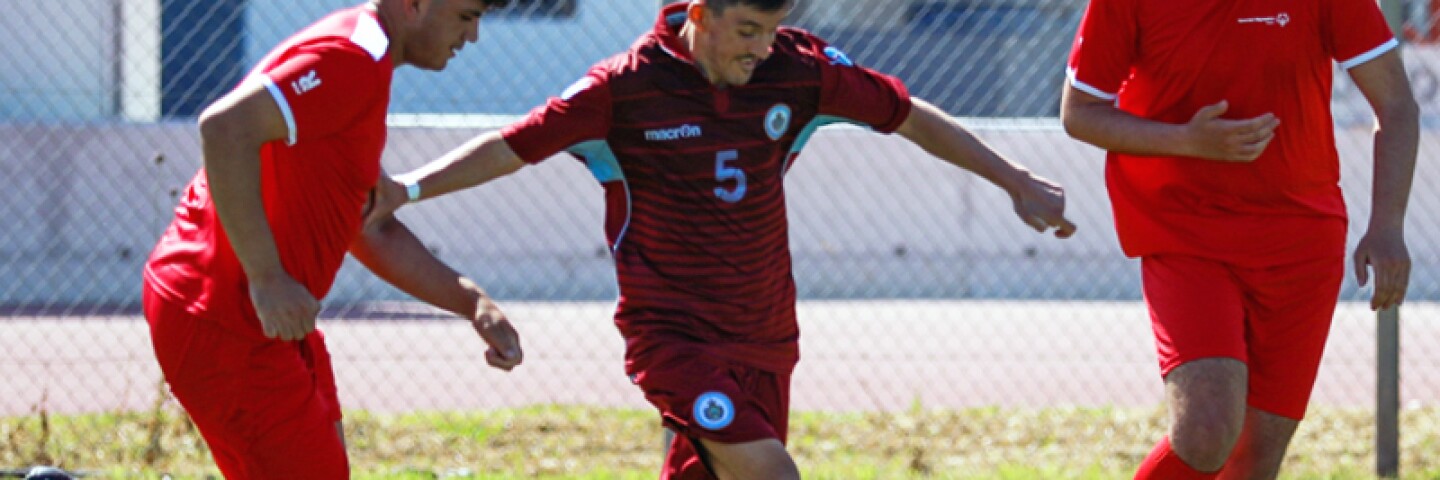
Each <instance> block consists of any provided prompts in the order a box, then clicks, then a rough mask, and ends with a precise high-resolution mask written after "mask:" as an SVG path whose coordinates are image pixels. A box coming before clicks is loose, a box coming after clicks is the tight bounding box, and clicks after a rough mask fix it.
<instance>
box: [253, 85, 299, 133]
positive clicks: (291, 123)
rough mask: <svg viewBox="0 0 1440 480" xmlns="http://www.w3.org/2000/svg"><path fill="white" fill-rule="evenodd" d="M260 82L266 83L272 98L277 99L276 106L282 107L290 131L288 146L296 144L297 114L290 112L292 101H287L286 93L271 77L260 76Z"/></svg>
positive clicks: (282, 113) (286, 125)
mask: <svg viewBox="0 0 1440 480" xmlns="http://www.w3.org/2000/svg"><path fill="white" fill-rule="evenodd" d="M258 76H259V77H260V81H262V82H265V89H266V90H269V91H270V96H271V97H274V98H275V104H276V105H279V106H280V114H281V115H284V116H285V128H286V129H287V130H289V131H290V138H288V139H286V141H285V144H286V145H294V144H295V114H294V113H292V112H291V111H290V101H289V100H285V93H284V92H281V91H280V86H279V85H276V84H275V80H273V79H271V78H270V76H269V75H266V74H263V73H262V74H260V75H258Z"/></svg>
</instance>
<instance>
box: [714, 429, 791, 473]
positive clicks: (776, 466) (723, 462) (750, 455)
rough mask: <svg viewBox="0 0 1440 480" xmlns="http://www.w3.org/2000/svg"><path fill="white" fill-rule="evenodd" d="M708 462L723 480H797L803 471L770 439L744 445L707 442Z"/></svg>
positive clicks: (776, 441)
mask: <svg viewBox="0 0 1440 480" xmlns="http://www.w3.org/2000/svg"><path fill="white" fill-rule="evenodd" d="M705 447H706V450H708V452H709V453H708V455H706V456H707V458H709V460H710V463H711V464H712V465H713V466H714V468H715V470H716V472H715V473H716V475H717V476H718V477H720V478H721V479H723V480H744V479H752V478H765V479H780V480H798V479H799V478H800V469H799V468H798V467H796V466H795V460H794V459H792V458H791V457H790V453H789V452H788V451H786V450H785V446H784V445H783V444H781V443H780V441H779V440H775V439H768V440H761V441H757V442H749V443H743V444H715V443H710V442H706V445H705Z"/></svg>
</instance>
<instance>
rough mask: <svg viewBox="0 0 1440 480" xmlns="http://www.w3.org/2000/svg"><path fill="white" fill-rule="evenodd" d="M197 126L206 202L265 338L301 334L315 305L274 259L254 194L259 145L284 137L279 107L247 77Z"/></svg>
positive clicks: (311, 322) (275, 254)
mask: <svg viewBox="0 0 1440 480" xmlns="http://www.w3.org/2000/svg"><path fill="white" fill-rule="evenodd" d="M199 123H200V143H201V150H202V152H203V156H204V164H205V173H206V176H207V179H208V181H209V186H210V196H211V200H212V201H213V202H215V212H216V214H218V215H219V216H220V225H221V226H222V227H223V228H224V229H225V233H226V236H227V237H228V238H229V240H230V245H231V247H232V248H234V250H235V256H236V257H237V258H238V259H239V260H240V266H241V268H243V269H244V270H245V276H246V278H247V280H248V281H249V285H250V299H251V302H252V303H254V305H255V313H256V315H257V316H258V317H260V325H261V327H262V328H263V330H264V332H265V336H267V337H270V338H279V339H281V340H285V341H290V340H299V339H301V338H304V337H305V335H306V334H308V333H310V332H311V331H313V330H315V317H316V315H319V313H320V302H319V301H318V300H316V299H315V297H314V296H313V295H311V294H310V291H309V290H308V289H306V288H305V286H304V285H301V284H300V282H297V281H295V280H294V279H293V278H291V277H290V275H289V274H288V273H286V272H285V268H284V267H283V266H282V265H281V264H280V254H279V252H278V250H277V249H276V247H275V236H274V234H273V232H271V231H270V224H269V223H268V221H267V220H266V218H265V207H264V204H263V202H262V201H261V195H260V147H261V146H262V145H264V144H265V143H266V142H270V141H273V140H277V139H281V138H286V137H287V136H288V135H289V128H288V127H287V126H286V124H285V117H284V116H283V114H282V113H281V111H280V106H279V104H277V103H275V99H274V98H273V97H271V96H270V93H269V92H267V91H266V90H265V87H264V85H263V84H261V83H260V82H257V81H247V82H245V83H243V84H241V85H240V86H239V87H236V88H235V90H234V91H231V92H230V93H228V94H226V95H225V96H223V97H220V99H219V100H216V101H215V103H214V104H211V105H210V106H209V107H208V108H206V109H205V111H204V112H203V113H201V114H200V120H199Z"/></svg>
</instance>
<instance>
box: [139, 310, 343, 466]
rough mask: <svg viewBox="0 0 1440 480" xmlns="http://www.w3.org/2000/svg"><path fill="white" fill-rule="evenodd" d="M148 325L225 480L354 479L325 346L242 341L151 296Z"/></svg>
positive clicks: (320, 338) (173, 385) (310, 339)
mask: <svg viewBox="0 0 1440 480" xmlns="http://www.w3.org/2000/svg"><path fill="white" fill-rule="evenodd" d="M144 302H145V319H146V320H147V321H148V322H149V323H150V338H151V341H152V342H153V343H154V346H155V357H156V359H158V360H159V362H160V369H161V371H163V372H164V374H165V380H166V381H167V382H169V384H170V391H171V392H172V393H174V395H175V398H176V399H177V400H179V401H180V405H182V406H183V407H185V411H186V412H187V413H189V414H190V418H191V419H192V420H194V422H195V426H196V428H198V429H199V430H200V434H201V435H202V436H204V437H205V442H206V443H207V444H208V445H209V447H210V450H211V453H212V454H213V455H214V457H215V464H216V466H218V467H219V468H220V472H221V473H222V474H224V476H225V478H228V479H232V480H233V479H262V478H263V479H271V478H317V479H331V478H335V479H343V478H348V477H349V475H350V470H349V461H348V459H347V458H346V454H345V446H344V445H343V443H342V441H341V439H340V434H339V432H338V431H337V430H336V424H337V422H339V421H340V403H339V401H338V400H337V397H336V392H335V375H334V372H333V371H332V370H331V367H330V354H329V352H328V351H326V349H325V337H324V335H323V334H321V333H320V331H319V330H316V331H315V332H314V333H311V334H310V335H307V336H306V337H305V339H304V340H300V341H296V342H282V341H278V340H268V339H261V340H255V339H253V337H250V336H247V335H241V334H239V333H236V332H233V331H230V330H227V329H225V328H223V327H221V326H220V325H219V324H217V323H215V322H212V321H209V320H206V319H204V318H199V317H196V316H195V315H193V314H190V313H188V312H186V311H185V309H184V308H182V307H180V306H177V305H175V304H173V303H169V302H166V301H165V300H164V299H163V298H161V297H160V296H159V295H157V294H156V293H155V292H154V290H153V289H152V287H151V286H150V285H148V282H147V285H146V286H145V292H144Z"/></svg>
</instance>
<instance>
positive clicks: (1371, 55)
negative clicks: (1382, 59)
mask: <svg viewBox="0 0 1440 480" xmlns="http://www.w3.org/2000/svg"><path fill="white" fill-rule="evenodd" d="M1398 46H1400V42H1399V41H1397V40H1395V39H1393V38H1392V39H1390V41H1388V42H1385V43H1382V44H1380V46H1378V47H1375V48H1372V49H1370V51H1368V52H1365V53H1362V54H1359V55H1356V56H1355V57H1354V58H1351V59H1349V60H1345V61H1342V62H1340V68H1343V69H1346V70H1349V69H1352V68H1355V67H1358V66H1360V65H1361V64H1363V63H1365V62H1368V61H1371V60H1374V59H1375V57H1379V56H1381V55H1384V54H1385V52H1388V51H1390V50H1393V49H1394V48H1395V47H1398Z"/></svg>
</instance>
